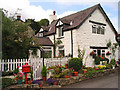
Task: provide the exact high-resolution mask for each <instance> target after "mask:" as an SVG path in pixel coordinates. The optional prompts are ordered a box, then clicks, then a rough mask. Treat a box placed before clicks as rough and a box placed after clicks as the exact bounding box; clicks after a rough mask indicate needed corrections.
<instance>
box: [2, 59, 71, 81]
mask: <svg viewBox="0 0 120 90" xmlns="http://www.w3.org/2000/svg"><path fill="white" fill-rule="evenodd" d="M69 59H70V58H45V59H44V65H45V66H46V67H47V68H48V67H50V66H55V65H65V64H66V63H67V62H68V60H69ZM25 62H27V63H28V64H30V65H31V66H32V68H33V79H34V80H37V79H41V78H42V77H41V71H42V67H43V58H31V59H28V60H27V59H7V60H1V62H0V70H1V71H5V68H6V69H7V71H9V70H12V71H13V70H15V69H16V68H17V66H20V67H21V66H22V65H24V64H25Z"/></svg>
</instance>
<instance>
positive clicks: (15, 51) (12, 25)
mask: <svg viewBox="0 0 120 90" xmlns="http://www.w3.org/2000/svg"><path fill="white" fill-rule="evenodd" d="M33 35H34V31H33V30H32V29H31V28H30V27H29V26H28V25H26V24H25V23H23V22H22V21H11V20H10V19H9V18H7V17H6V16H5V15H4V14H3V15H2V41H3V42H2V46H3V47H2V58H4V59H7V58H11V59H16V58H27V55H28V54H29V53H28V48H29V47H31V46H33V42H34V44H35V45H36V44H37V42H36V40H35V38H34V37H33Z"/></svg>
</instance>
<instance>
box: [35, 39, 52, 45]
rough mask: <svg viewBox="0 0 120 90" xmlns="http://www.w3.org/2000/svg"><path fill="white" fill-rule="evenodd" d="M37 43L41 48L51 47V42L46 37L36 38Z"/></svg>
mask: <svg viewBox="0 0 120 90" xmlns="http://www.w3.org/2000/svg"><path fill="white" fill-rule="evenodd" d="M37 40H38V43H39V44H40V45H43V46H53V43H52V41H51V40H50V39H49V38H48V37H41V38H37Z"/></svg>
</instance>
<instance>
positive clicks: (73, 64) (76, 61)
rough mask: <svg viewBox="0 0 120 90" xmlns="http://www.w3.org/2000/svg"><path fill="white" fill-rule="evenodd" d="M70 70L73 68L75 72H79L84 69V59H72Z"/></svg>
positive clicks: (69, 65)
mask: <svg viewBox="0 0 120 90" xmlns="http://www.w3.org/2000/svg"><path fill="white" fill-rule="evenodd" d="M68 68H73V69H74V70H75V71H77V72H78V71H79V70H80V69H81V68H82V59H80V58H72V59H70V61H69V64H68Z"/></svg>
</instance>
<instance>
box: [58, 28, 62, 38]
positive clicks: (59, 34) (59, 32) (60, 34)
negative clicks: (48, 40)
mask: <svg viewBox="0 0 120 90" xmlns="http://www.w3.org/2000/svg"><path fill="white" fill-rule="evenodd" d="M58 36H59V37H61V36H62V29H61V27H60V28H58Z"/></svg>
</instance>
